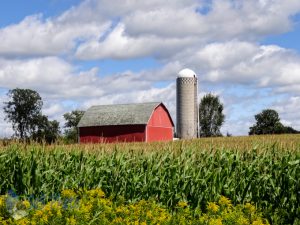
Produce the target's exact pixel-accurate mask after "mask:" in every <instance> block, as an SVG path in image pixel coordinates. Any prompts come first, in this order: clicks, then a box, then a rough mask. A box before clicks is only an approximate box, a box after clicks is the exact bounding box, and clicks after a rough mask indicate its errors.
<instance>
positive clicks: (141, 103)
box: [91, 101, 162, 107]
mask: <svg viewBox="0 0 300 225" xmlns="http://www.w3.org/2000/svg"><path fill="white" fill-rule="evenodd" d="M154 103H155V104H160V103H162V102H159V101H157V102H137V103H117V104H115V103H112V104H105V105H92V106H91V107H96V106H115V105H146V104H154Z"/></svg>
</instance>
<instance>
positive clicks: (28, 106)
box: [3, 88, 43, 140]
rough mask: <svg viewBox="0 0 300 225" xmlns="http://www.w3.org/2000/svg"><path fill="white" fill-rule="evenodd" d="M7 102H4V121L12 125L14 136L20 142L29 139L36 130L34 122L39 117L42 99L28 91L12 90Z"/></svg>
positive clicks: (33, 92)
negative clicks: (19, 139)
mask: <svg viewBox="0 0 300 225" xmlns="http://www.w3.org/2000/svg"><path fill="white" fill-rule="evenodd" d="M7 95H8V97H9V101H8V102H4V107H3V110H4V113H5V114H6V116H5V120H6V121H9V122H11V123H12V127H13V130H14V132H15V135H16V136H17V137H19V138H21V139H22V140H24V139H26V138H28V137H30V136H31V135H32V133H33V132H34V130H35V128H36V124H35V121H36V120H37V118H38V117H40V116H41V109H42V106H43V102H42V99H41V97H40V95H39V93H37V92H36V91H33V90H30V89H20V88H16V89H12V90H9V92H8V94H7Z"/></svg>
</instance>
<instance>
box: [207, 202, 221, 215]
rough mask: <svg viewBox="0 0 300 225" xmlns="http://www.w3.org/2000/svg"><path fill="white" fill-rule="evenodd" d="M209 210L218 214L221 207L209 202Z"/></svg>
mask: <svg viewBox="0 0 300 225" xmlns="http://www.w3.org/2000/svg"><path fill="white" fill-rule="evenodd" d="M207 210H208V211H211V212H214V213H216V212H217V211H218V210H219V206H218V205H217V204H216V203H215V202H209V203H208V205H207Z"/></svg>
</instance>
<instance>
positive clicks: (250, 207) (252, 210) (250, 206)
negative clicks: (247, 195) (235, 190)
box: [245, 203, 256, 214]
mask: <svg viewBox="0 0 300 225" xmlns="http://www.w3.org/2000/svg"><path fill="white" fill-rule="evenodd" d="M245 209H246V210H247V211H248V212H249V213H250V214H251V213H255V211H256V209H255V206H254V205H251V204H250V203H246V205H245Z"/></svg>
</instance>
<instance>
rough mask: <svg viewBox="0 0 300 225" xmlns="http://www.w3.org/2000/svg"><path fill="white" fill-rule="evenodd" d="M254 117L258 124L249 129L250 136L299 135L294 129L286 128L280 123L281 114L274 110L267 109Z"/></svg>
mask: <svg viewBox="0 0 300 225" xmlns="http://www.w3.org/2000/svg"><path fill="white" fill-rule="evenodd" d="M254 117H255V120H256V123H255V124H254V125H253V126H252V127H250V128H249V129H250V131H249V135H253V134H257V135H259V134H284V133H298V131H297V130H295V129H293V128H292V127H285V126H284V125H283V124H282V123H281V122H280V117H279V114H278V113H277V112H276V111H275V110H273V109H265V110H263V111H262V112H260V113H258V114H256V115H255V116H254Z"/></svg>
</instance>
